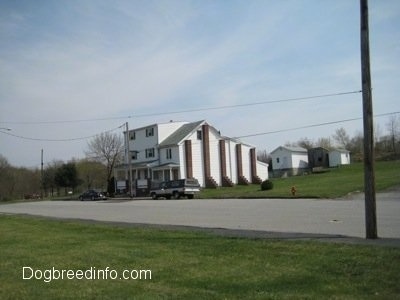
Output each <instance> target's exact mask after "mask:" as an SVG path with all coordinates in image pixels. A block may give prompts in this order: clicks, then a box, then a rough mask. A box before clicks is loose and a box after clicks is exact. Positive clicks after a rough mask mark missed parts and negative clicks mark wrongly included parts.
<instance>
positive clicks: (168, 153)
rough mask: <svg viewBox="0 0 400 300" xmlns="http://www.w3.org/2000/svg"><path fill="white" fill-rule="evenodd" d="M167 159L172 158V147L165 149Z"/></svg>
mask: <svg viewBox="0 0 400 300" xmlns="http://www.w3.org/2000/svg"><path fill="white" fill-rule="evenodd" d="M167 159H172V149H171V148H168V149H167Z"/></svg>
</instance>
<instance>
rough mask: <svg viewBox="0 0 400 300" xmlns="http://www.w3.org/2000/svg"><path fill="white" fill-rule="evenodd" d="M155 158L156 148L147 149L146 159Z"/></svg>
mask: <svg viewBox="0 0 400 300" xmlns="http://www.w3.org/2000/svg"><path fill="white" fill-rule="evenodd" d="M149 157H154V148H149V149H146V158H149Z"/></svg>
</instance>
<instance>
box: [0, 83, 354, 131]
mask: <svg viewBox="0 0 400 300" xmlns="http://www.w3.org/2000/svg"><path fill="white" fill-rule="evenodd" d="M361 92H362V91H360V90H356V91H347V92H338V93H331V94H322V95H314V96H306V97H296V98H286V99H278V100H266V101H260V102H249V103H243V104H232V105H222V106H210V107H203V108H193V109H186V110H176V111H167V112H156V113H143V114H133V115H128V116H120V117H106V118H93V119H77V120H59V121H0V124H25V125H33V124H43V125H46V124H65V123H81V122H98V121H109V120H121V119H124V120H126V119H132V118H144V117H153V116H162V115H173V114H182V113H189V112H199V111H210V110H222V109H230V108H239V107H249V106H256V105H265V104H273V103H284V102H295V101H306V100H315V99H321V98H327V97H337V96H344V95H351V94H359V93H361Z"/></svg>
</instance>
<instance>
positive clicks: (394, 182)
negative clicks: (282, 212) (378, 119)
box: [199, 161, 400, 199]
mask: <svg viewBox="0 0 400 300" xmlns="http://www.w3.org/2000/svg"><path fill="white" fill-rule="evenodd" d="M363 168H364V166H363V164H362V163H354V164H351V165H348V166H342V167H340V168H333V169H329V170H328V171H327V172H325V173H316V174H309V175H303V176H294V177H289V178H274V179H271V181H272V182H273V184H274V188H273V189H272V190H269V191H261V189H260V185H248V186H235V187H233V188H217V189H203V190H202V192H201V194H200V196H199V197H200V198H203V199H207V198H288V197H291V192H290V189H291V187H292V186H295V187H296V189H297V195H296V197H302V198H337V197H341V196H344V195H347V194H348V193H352V192H359V191H363V189H364V169H363ZM375 177H376V189H377V191H382V190H385V189H387V188H390V187H393V186H399V185H400V161H387V162H377V163H376V164H375Z"/></svg>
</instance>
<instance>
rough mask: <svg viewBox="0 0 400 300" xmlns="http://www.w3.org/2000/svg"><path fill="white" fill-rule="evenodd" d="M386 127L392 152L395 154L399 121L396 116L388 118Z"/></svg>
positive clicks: (399, 130) (399, 133)
mask: <svg viewBox="0 0 400 300" xmlns="http://www.w3.org/2000/svg"><path fill="white" fill-rule="evenodd" d="M386 127H387V129H388V131H389V135H390V139H391V143H392V149H393V152H394V153H396V141H397V140H398V139H399V136H400V119H399V118H398V117H397V116H396V115H393V116H390V118H389V121H388V122H387V123H386Z"/></svg>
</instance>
